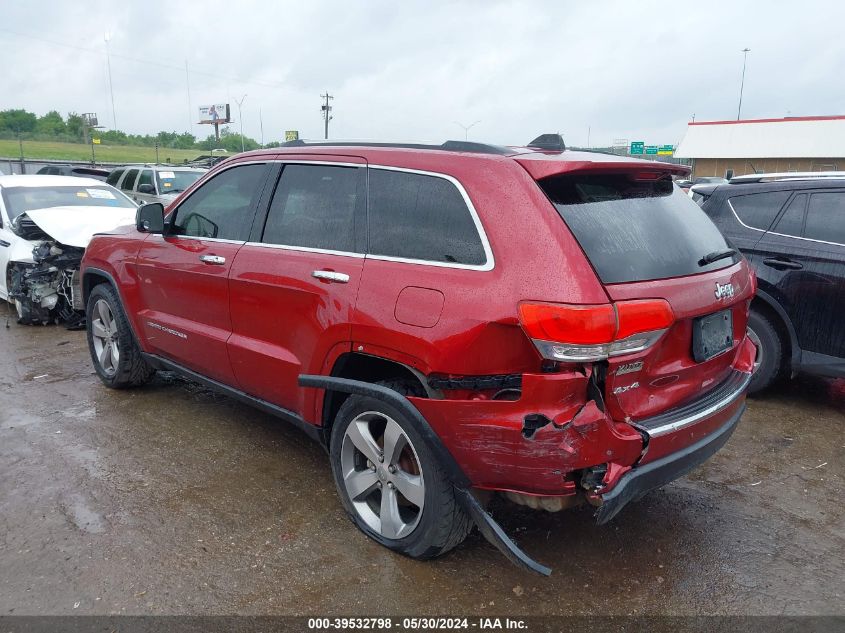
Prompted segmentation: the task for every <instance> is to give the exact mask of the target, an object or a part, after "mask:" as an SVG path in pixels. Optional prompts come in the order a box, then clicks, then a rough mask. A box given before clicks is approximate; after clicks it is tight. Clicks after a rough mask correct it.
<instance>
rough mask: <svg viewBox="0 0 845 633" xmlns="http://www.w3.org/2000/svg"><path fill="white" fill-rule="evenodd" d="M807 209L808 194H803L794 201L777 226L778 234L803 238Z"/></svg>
mask: <svg viewBox="0 0 845 633" xmlns="http://www.w3.org/2000/svg"><path fill="white" fill-rule="evenodd" d="M806 208H807V194H806V193H801V194H798V195H797V196H795V197H794V198H793V199H792V202H790V203H789V206H787V207H786V211H784V212H783V215H782V216H781V218H780V220H778V223H777V225H776V226H775V229H774V230H775V232H776V233H782V234H783V235H792V236H793V237H801V232H802V231H803V229H804V210H805V209H806Z"/></svg>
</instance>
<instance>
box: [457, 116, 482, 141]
mask: <svg viewBox="0 0 845 633" xmlns="http://www.w3.org/2000/svg"><path fill="white" fill-rule="evenodd" d="M454 123H455V125H458V126H460V127H462V128H463V129H464V140H465V141H466V140H467V139H468V138H469V131H470V130H471V129H472V128H474V127H475V126H476V125H478V124H479V123H481V121H480V120H478V121H475V122H474V123H470V124H469V125H464V124H463V123H461V122H460V121H454Z"/></svg>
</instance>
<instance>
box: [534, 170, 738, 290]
mask: <svg viewBox="0 0 845 633" xmlns="http://www.w3.org/2000/svg"><path fill="white" fill-rule="evenodd" d="M539 184H540V186H541V187H542V189H543V191H545V193H546V195H547V196H548V197H549V199H550V200H551V201H552V203H553V204H554V206H555V208H556V209H557V211H558V213H559V214H560V216H561V217H562V218H563V220H564V221H565V222H566V224H567V225H568V226H569V228H570V229H571V230H572V233H573V234H574V235H575V238H576V239H577V240H578V242H579V243H580V244H581V248H583V249H584V252H585V253H586V255H587V257H588V258H589V260H590V262H591V263H592V264H593V267H594V268H595V269H596V272H597V273H598V275H599V277H600V278H601V280H602V281H603V282H604V283H607V284H611V283H623V282H629V281H646V280H651V279H665V278H667V277H680V276H684V275H692V274H696V273H702V272H707V271H710V270H717V269H719V268H724V267H726V266H730V265H731V264H733V263H734V262H735V261H737V260H736V257H737V256H736V255H733V256H731V257H726V258H724V259H719V260H718V261H714V262H711V263H702V261H701V260H702V259H703V258H704V257H705V256H706V255H711V254H714V253H723V252H724V251H726V250H728V249H729V248H730V247H729V246H728V244H727V242H726V241H725V238H724V237H722V234H721V233H719V230H718V229H717V228H716V225H714V224H713V222H712V221H711V220H710V218H708V217H707V215H706V214H705V213H704V212H703V211H702V210H701V209H700V208H699V207H698V205H696V204H695V203H694V202H693V201H692V200H690V198H689V196H687V195H685V194H684V193H683V192H682V191H681V190H680V189H679V188H678V187H675V186H674V185H673V184H672V181H671V180H667V179H661V180H647V181H640V180H635V179H632V178H631V176H630V175H629V174H611V175H601V176H588V175H573V176H568V175H567V176H553V177H551V178H546V179H544V180H542V181H540V183H539Z"/></svg>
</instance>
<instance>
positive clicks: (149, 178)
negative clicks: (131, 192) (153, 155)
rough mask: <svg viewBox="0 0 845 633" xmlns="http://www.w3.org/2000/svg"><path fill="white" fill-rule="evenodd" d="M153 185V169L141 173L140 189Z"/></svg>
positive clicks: (139, 179)
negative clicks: (142, 186) (143, 186)
mask: <svg viewBox="0 0 845 633" xmlns="http://www.w3.org/2000/svg"><path fill="white" fill-rule="evenodd" d="M152 184H153V172H152V170H151V169H145V170H144V171H142V172H141V175H140V177H139V178H138V188H139V189H140V188H141V185H152Z"/></svg>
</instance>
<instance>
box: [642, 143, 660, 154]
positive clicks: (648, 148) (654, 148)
mask: <svg viewBox="0 0 845 633" xmlns="http://www.w3.org/2000/svg"><path fill="white" fill-rule="evenodd" d="M645 153H646V154H649V155H652V154H657V145H646V147H645Z"/></svg>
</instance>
